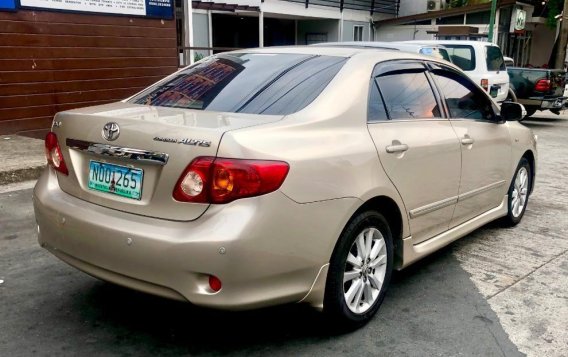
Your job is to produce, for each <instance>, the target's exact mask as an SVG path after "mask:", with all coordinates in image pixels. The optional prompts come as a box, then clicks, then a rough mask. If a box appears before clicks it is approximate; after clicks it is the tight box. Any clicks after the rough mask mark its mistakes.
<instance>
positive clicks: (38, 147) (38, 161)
mask: <svg viewBox="0 0 568 357" xmlns="http://www.w3.org/2000/svg"><path fill="white" fill-rule="evenodd" d="M0 163H2V165H0V185H5V184H9V183H13V182H20V181H26V180H32V179H37V178H38V177H39V175H40V173H41V171H42V170H43V168H44V167H45V164H46V160H45V154H44V144H43V140H39V139H34V138H29V137H25V136H19V135H0Z"/></svg>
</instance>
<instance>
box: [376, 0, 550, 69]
mask: <svg viewBox="0 0 568 357" xmlns="http://www.w3.org/2000/svg"><path fill="white" fill-rule="evenodd" d="M462 3H463V5H462V6H459V7H452V6H451V4H452V1H447V0H401V2H400V11H399V14H400V15H404V16H399V17H397V18H394V19H385V20H379V21H377V22H375V28H376V31H375V38H376V39H377V40H381V41H402V40H432V39H463V40H466V39H467V40H481V41H487V35H488V33H489V22H490V11H491V1H490V0H469V1H463V2H462ZM545 5H546V3H544V5H543V2H542V1H540V0H538V1H536V0H526V1H524V0H523V1H517V0H499V1H497V11H496V16H495V24H494V27H493V34H494V35H493V39H492V40H493V42H494V43H496V44H497V45H499V47H501V49H502V51H503V54H504V55H505V56H508V57H511V58H513V59H514V61H515V64H516V65H518V66H527V65H531V66H543V65H544V64H548V62H549V59H550V56H551V53H552V50H553V46H554V43H555V38H556V36H557V33H558V30H557V28H550V27H548V26H547V25H546V24H545V22H546V19H545V16H546V6H545ZM521 25H522V26H521ZM519 26H520V27H519Z"/></svg>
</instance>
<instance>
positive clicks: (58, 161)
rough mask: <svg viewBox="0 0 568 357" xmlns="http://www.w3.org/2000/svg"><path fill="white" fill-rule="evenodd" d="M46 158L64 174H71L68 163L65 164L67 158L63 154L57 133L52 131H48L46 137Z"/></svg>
mask: <svg viewBox="0 0 568 357" xmlns="http://www.w3.org/2000/svg"><path fill="white" fill-rule="evenodd" d="M45 158H46V159H47V163H48V164H49V165H50V166H51V167H53V168H54V169H55V170H57V171H59V172H61V173H62V174H64V175H69V171H68V170H67V165H65V160H64V159H63V155H62V154H61V148H60V147H59V142H58V141H57V135H55V133H54V132H51V131H50V132H49V133H47V135H46V137H45Z"/></svg>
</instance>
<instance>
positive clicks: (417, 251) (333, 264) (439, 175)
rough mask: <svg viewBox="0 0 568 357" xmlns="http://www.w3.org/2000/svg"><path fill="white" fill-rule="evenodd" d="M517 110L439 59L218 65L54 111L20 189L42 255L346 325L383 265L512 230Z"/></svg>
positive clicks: (363, 317)
mask: <svg viewBox="0 0 568 357" xmlns="http://www.w3.org/2000/svg"><path fill="white" fill-rule="evenodd" d="M521 117H522V106H521V105H520V104H517V103H505V104H503V106H502V107H501V110H500V111H499V109H498V108H497V107H496V105H495V103H494V102H493V101H492V100H491V99H490V97H489V96H488V95H487V93H486V92H484V91H483V90H482V89H481V88H479V86H478V85H477V84H475V83H473V82H472V81H471V80H470V79H469V78H468V77H467V76H465V75H464V74H463V72H461V71H460V70H459V69H458V68H457V67H455V66H454V65H452V64H450V63H448V62H446V61H443V60H439V59H436V58H433V57H425V56H420V55H415V54H409V53H401V52H398V51H391V50H385V51H380V50H377V51H374V50H373V51H369V50H361V49H355V48H339V47H331V48H330V47H309V46H305V47H297V48H264V49H248V50H240V51H235V52H230V53H223V54H217V55H214V56H211V57H208V58H207V59H204V60H203V61H202V62H199V63H197V64H195V65H193V66H190V67H187V68H185V69H183V70H180V71H178V72H176V73H174V74H172V75H171V76H169V77H167V78H166V79H164V80H162V81H160V82H158V83H156V84H155V85H153V86H151V87H149V88H148V89H146V90H143V91H142V92H140V93H138V94H136V95H135V96H133V97H131V98H129V99H127V100H124V101H121V102H118V103H113V104H106V105H100V106H94V107H88V108H83V109H74V110H69V111H65V112H62V113H59V114H57V115H56V116H55V118H54V120H53V126H52V131H51V132H50V133H49V134H48V135H47V137H46V153H47V154H46V155H47V160H48V162H49V167H48V168H47V169H46V170H45V172H44V173H43V175H42V176H41V178H40V179H39V180H38V182H37V184H36V186H35V189H34V193H33V201H34V209H35V215H36V220H37V224H38V237H39V238H38V239H39V243H40V244H41V246H42V247H44V248H46V249H47V250H49V251H50V252H51V253H53V254H54V255H55V256H57V257H59V258H61V259H62V260H63V261H65V262H67V263H68V264H70V265H72V266H74V267H76V268H78V269H80V270H82V271H85V272H86V273H88V274H90V275H92V276H95V277H98V278H101V279H103V280H107V281H110V282H113V283H116V284H120V285H124V286H127V287H130V288H132V289H137V290H141V291H145V292H148V293H151V294H155V295H160V296H164V297H168V298H173V299H179V300H184V301H190V302H191V303H193V304H196V305H201V306H208V307H213V308H220V309H251V308H258V307H262V306H269V305H275V304H281V303H288V302H303V303H308V304H311V305H312V306H314V307H316V308H319V309H323V311H324V312H325V313H327V314H328V315H329V316H330V317H332V318H334V319H335V320H336V321H337V323H338V324H339V325H340V326H358V325H360V324H362V323H364V322H366V321H368V320H369V319H370V318H371V317H372V316H373V315H374V314H375V313H376V311H377V310H378V308H379V306H380V305H381V303H382V301H383V299H384V297H385V293H386V290H387V287H388V285H389V281H390V277H391V272H392V270H393V269H402V268H404V267H407V266H408V265H410V264H412V263H414V262H416V261H417V260H419V259H421V258H423V257H425V256H426V255H428V254H430V253H432V252H434V251H436V250H438V249H440V248H441V247H443V246H446V245H448V244H450V243H451V242H453V241H454V240H456V239H458V238H460V237H462V236H464V235H466V234H468V233H469V232H471V231H472V230H474V229H476V228H478V227H480V226H482V225H484V224H486V223H488V222H490V221H493V220H495V219H497V218H502V219H503V222H504V223H506V224H507V225H515V224H517V223H518V222H519V221H520V220H521V219H522V217H523V214H524V212H525V209H526V207H527V203H528V199H529V195H530V193H531V191H532V189H533V186H534V172H535V170H534V168H535V165H536V156H537V152H536V137H535V136H534V135H533V134H532V132H531V130H530V129H528V128H526V127H525V126H523V125H521V124H519V123H517V122H516V121H515V120H517V119H520V118H521ZM425 119H427V120H425ZM54 284H57V282H54ZM54 289H56V287H55V286H54Z"/></svg>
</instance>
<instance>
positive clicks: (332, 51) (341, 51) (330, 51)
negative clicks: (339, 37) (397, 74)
mask: <svg viewBox="0 0 568 357" xmlns="http://www.w3.org/2000/svg"><path fill="white" fill-rule="evenodd" d="M369 50H373V51H381V50H383V51H386V52H393V53H396V52H398V51H396V50H393V49H389V48H385V49H380V48H373V49H365V48H356V47H349V46H345V47H341V46H274V47H262V48H246V49H242V50H235V51H232V52H224V53H225V54H227V53H243V52H244V53H265V54H276V53H296V54H309V55H322V56H337V57H352V56H354V55H356V54H357V53H360V52H363V51H369Z"/></svg>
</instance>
